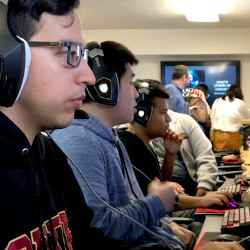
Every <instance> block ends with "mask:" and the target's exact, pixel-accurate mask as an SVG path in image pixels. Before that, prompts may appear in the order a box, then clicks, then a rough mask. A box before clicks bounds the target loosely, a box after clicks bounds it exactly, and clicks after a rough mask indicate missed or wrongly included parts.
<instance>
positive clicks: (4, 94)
mask: <svg viewBox="0 0 250 250" xmlns="http://www.w3.org/2000/svg"><path fill="white" fill-rule="evenodd" d="M7 12H8V8H7V6H6V5H5V4H3V3H2V2H0V23H1V28H0V40H1V42H0V105H1V106H4V107H10V106H12V105H13V104H14V102H15V101H16V100H17V98H18V97H19V93H20V92H21V90H22V87H23V85H24V83H25V81H26V75H27V74H26V71H28V66H29V60H28V59H30V53H29V47H28V48H26V47H27V46H26V45H25V44H24V41H22V40H21V39H19V38H18V37H16V36H15V37H14V35H13V34H12V33H11V31H10V30H9V27H8V24H7V20H8V18H7V15H8V14H7Z"/></svg>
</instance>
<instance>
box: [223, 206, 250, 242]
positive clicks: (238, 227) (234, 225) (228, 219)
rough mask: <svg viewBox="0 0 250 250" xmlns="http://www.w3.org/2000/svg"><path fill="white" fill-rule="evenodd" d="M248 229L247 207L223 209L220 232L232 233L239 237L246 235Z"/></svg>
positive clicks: (249, 226) (249, 221) (249, 214)
mask: <svg viewBox="0 0 250 250" xmlns="http://www.w3.org/2000/svg"><path fill="white" fill-rule="evenodd" d="M249 230H250V211H249V207H248V206H246V207H242V208H236V209H229V210H226V211H225V214H224V217H223V221H222V225H221V233H222V234H233V235H237V236H240V237H246V236H248V235H249V234H250V233H249Z"/></svg>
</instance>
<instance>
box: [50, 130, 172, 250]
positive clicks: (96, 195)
mask: <svg viewBox="0 0 250 250" xmlns="http://www.w3.org/2000/svg"><path fill="white" fill-rule="evenodd" d="M45 132H46V134H47V135H48V137H49V138H50V139H51V140H52V141H53V142H54V143H55V144H56V145H57V146H58V147H59V148H60V146H59V145H58V144H57V142H55V140H54V139H53V138H52V137H51V135H50V134H49V133H48V132H47V131H45ZM62 152H63V150H62ZM63 154H64V155H65V157H66V158H67V159H68V160H69V161H70V162H71V164H72V165H73V166H74V168H75V169H76V170H77V172H78V173H79V174H80V175H81V177H82V178H83V180H84V182H85V183H86V184H87V186H88V188H89V190H90V191H91V192H92V194H93V195H94V196H95V197H96V198H97V199H98V200H99V201H101V202H102V203H103V204H105V205H106V206H107V207H108V208H110V209H111V210H113V211H115V212H117V213H119V214H121V215H123V216H124V217H126V218H127V219H129V220H131V221H133V222H134V223H136V224H137V225H138V226H140V227H142V228H143V229H144V230H145V231H147V232H148V233H150V234H152V235H154V236H156V237H158V238H159V239H161V240H162V241H163V243H164V244H165V245H166V246H167V247H169V249H173V248H172V247H171V246H170V245H169V244H168V243H167V242H166V240H165V239H164V238H163V237H162V236H160V235H159V234H157V233H154V232H153V231H151V230H150V229H148V228H147V227H145V226H144V225H142V224H141V223H140V222H138V221H136V220H135V219H134V218H132V217H130V216H128V215H127V214H125V213H123V212H121V211H120V210H118V209H116V208H115V207H112V206H111V205H109V204H108V203H107V202H106V201H104V200H103V199H102V198H101V197H100V196H99V195H98V194H97V193H96V192H95V191H94V190H93V188H92V187H91V185H90V184H89V182H88V180H87V178H86V177H85V175H84V174H83V173H82V171H81V170H80V168H79V167H78V166H77V164H76V163H74V161H73V160H72V159H71V158H70V157H69V156H67V155H66V154H65V153H64V152H63Z"/></svg>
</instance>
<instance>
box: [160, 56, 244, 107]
mask: <svg viewBox="0 0 250 250" xmlns="http://www.w3.org/2000/svg"><path fill="white" fill-rule="evenodd" d="M178 64H183V65H186V66H187V67H188V68H189V72H190V75H191V79H190V83H189V86H188V87H193V88H195V87H196V86H197V85H198V84H206V85H207V86H208V88H209V94H210V97H209V98H208V99H207V102H208V103H209V105H210V106H211V105H212V103H213V102H214V100H215V99H216V98H218V97H221V96H223V95H224V94H225V93H226V91H227V90H228V88H229V87H230V86H231V84H237V85H239V86H240V61H235V60H234V61H232V60H230V61H229V60H228V61H161V82H162V83H163V84H164V85H165V84H168V83H170V82H171V80H172V72H173V70H174V67H175V65H178Z"/></svg>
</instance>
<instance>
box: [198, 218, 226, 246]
mask: <svg viewBox="0 0 250 250" xmlns="http://www.w3.org/2000/svg"><path fill="white" fill-rule="evenodd" d="M222 220H223V214H222V215H217V214H216V215H206V218H205V221H204V223H203V226H202V228H201V231H200V234H199V237H198V239H197V241H196V244H197V243H198V242H199V240H200V239H201V237H202V236H203V233H205V232H218V233H220V232H221V231H220V229H221V224H222Z"/></svg>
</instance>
